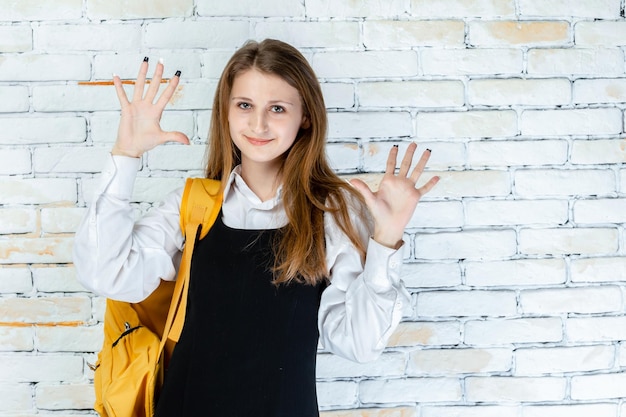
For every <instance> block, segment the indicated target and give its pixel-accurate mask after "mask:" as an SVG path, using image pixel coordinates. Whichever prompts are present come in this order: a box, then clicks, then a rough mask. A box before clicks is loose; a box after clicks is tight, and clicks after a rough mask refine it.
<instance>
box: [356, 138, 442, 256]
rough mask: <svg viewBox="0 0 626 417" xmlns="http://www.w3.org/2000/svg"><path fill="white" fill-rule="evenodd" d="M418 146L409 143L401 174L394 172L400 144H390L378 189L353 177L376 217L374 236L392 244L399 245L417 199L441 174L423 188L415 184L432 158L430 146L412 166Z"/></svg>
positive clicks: (389, 244) (377, 239) (382, 243)
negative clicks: (383, 173) (371, 187)
mask: <svg viewBox="0 0 626 417" xmlns="http://www.w3.org/2000/svg"><path fill="white" fill-rule="evenodd" d="M416 148H417V145H416V144H415V143H411V144H410V145H409V147H408V148H407V151H406V154H405V155H404V158H402V163H401V164H400V170H399V171H398V175H396V174H395V170H396V160H397V156H398V146H397V145H394V147H393V148H391V150H390V151H389V157H388V158H387V167H386V169H385V175H384V176H383V179H382V181H381V183H380V185H379V187H378V191H376V192H372V190H370V188H369V187H368V186H367V184H365V183H364V182H363V181H361V180H359V179H352V180H351V181H350V183H351V184H352V185H353V186H354V187H355V188H356V189H357V190H359V191H360V192H361V194H362V195H363V198H364V199H365V203H366V204H367V207H368V208H369V210H370V213H371V214H372V217H373V218H374V240H375V241H377V242H378V243H380V244H381V245H384V246H388V247H390V248H395V249H397V248H399V247H400V245H401V243H402V235H403V233H404V228H405V227H406V225H407V224H408V223H409V221H410V220H411V217H412V216H413V212H414V211H415V208H416V207H417V203H418V202H419V201H420V199H421V198H422V196H424V194H426V193H427V192H429V191H430V190H431V189H432V188H433V187H434V186H435V184H437V182H438V181H439V177H437V176H435V177H432V178H431V179H430V180H428V182H427V183H426V184H424V185H423V186H421V187H420V188H415V184H416V183H417V181H418V180H419V178H420V176H421V175H422V173H423V171H424V168H425V167H426V163H427V162H428V158H430V150H426V151H424V153H422V156H421V158H420V159H419V161H418V162H417V165H416V166H415V168H413V170H410V169H411V165H412V162H413V155H414V153H415V149H416Z"/></svg>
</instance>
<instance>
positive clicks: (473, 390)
mask: <svg viewBox="0 0 626 417" xmlns="http://www.w3.org/2000/svg"><path fill="white" fill-rule="evenodd" d="M566 388H567V380H566V379H565V378H557V377H547V376H544V377H541V378H532V377H528V378H515V377H499V376H488V377H469V378H466V379H465V391H466V397H467V400H468V401H471V402H475V401H479V402H483V401H484V402H494V401H498V402H513V401H514V402H541V401H562V400H564V399H565V391H566Z"/></svg>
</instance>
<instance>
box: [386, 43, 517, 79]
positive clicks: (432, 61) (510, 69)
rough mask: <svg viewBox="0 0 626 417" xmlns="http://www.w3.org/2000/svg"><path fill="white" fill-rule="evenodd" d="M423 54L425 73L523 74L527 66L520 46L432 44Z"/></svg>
mask: <svg viewBox="0 0 626 417" xmlns="http://www.w3.org/2000/svg"><path fill="white" fill-rule="evenodd" d="M420 57H421V59H422V61H421V63H422V70H423V72H424V74H425V75H438V76H440V75H487V74H503V75H519V74H521V73H522V69H523V57H522V51H520V50H517V49H504V48H502V49H488V48H481V49H437V48H431V49H425V50H423V51H421V55H420ZM391 62H393V61H391Z"/></svg>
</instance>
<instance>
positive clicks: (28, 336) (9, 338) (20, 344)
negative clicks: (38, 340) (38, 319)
mask: <svg viewBox="0 0 626 417" xmlns="http://www.w3.org/2000/svg"><path fill="white" fill-rule="evenodd" d="M34 346H35V345H34V342H33V328H32V327H17V326H16V327H11V326H2V325H0V352H19V351H26V352H30V351H32V350H33V348H34ZM0 410H2V408H1V406H0Z"/></svg>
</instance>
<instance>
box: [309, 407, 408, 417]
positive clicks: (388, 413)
mask: <svg viewBox="0 0 626 417" xmlns="http://www.w3.org/2000/svg"><path fill="white" fill-rule="evenodd" d="M320 417H417V410H416V409H415V408H409V407H394V408H359V409H353V410H331V411H321V412H320Z"/></svg>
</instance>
